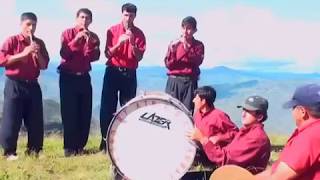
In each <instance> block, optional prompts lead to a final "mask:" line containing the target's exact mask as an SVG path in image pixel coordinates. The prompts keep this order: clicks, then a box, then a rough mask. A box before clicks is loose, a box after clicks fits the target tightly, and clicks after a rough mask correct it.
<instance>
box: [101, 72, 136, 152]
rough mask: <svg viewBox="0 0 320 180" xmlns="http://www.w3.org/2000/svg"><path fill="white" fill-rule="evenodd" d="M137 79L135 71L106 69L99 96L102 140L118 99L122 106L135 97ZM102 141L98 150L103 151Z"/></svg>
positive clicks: (103, 143) (103, 142) (103, 144)
mask: <svg viewBox="0 0 320 180" xmlns="http://www.w3.org/2000/svg"><path fill="white" fill-rule="evenodd" d="M136 90H137V78H136V71H135V70H129V69H125V68H117V67H107V68H106V71H105V74H104V79H103V88H102V95H101V109H100V129H101V135H102V138H103V139H105V138H106V135H107V131H108V127H109V124H110V122H111V120H112V118H113V116H114V113H115V112H116V110H117V104H118V99H119V101H120V106H123V105H124V104H125V103H127V102H128V101H129V100H130V99H132V98H134V97H135V96H136ZM118 94H119V95H118ZM103 139H102V141H101V144H100V149H101V150H102V149H105V148H106V146H105V141H104V140H103Z"/></svg>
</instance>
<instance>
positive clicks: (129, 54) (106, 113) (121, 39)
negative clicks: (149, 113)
mask: <svg viewBox="0 0 320 180" xmlns="http://www.w3.org/2000/svg"><path fill="white" fill-rule="evenodd" d="M121 10H122V22H121V23H119V24H116V25H114V26H112V27H111V28H110V29H108V30H107V41H106V48H105V55H106V57H107V59H108V61H107V63H106V64H107V67H106V71H105V75H104V79H103V88H102V95H101V109H100V129H101V136H102V139H101V143H100V150H103V151H105V150H106V148H107V147H106V141H105V139H106V135H107V130H108V126H109V124H110V122H111V120H112V118H113V116H114V113H115V112H116V110H117V104H118V99H119V101H120V106H123V105H124V104H125V103H127V102H128V101H129V100H130V99H132V98H134V97H135V96H136V90H137V77H136V69H137V68H138V63H139V62H140V61H141V60H142V58H143V54H144V52H145V48H146V39H145V36H144V34H143V32H142V30H140V29H139V28H138V27H137V26H135V25H134V19H135V18H136V14H137V7H136V6H135V5H134V4H131V3H126V4H123V5H122V8H121ZM118 93H119V95H118Z"/></svg>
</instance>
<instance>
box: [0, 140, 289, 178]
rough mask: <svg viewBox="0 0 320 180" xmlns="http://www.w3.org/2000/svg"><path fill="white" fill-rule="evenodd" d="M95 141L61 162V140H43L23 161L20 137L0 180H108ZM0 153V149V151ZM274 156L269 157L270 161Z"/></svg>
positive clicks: (1, 161) (105, 162)
mask: <svg viewBox="0 0 320 180" xmlns="http://www.w3.org/2000/svg"><path fill="white" fill-rule="evenodd" d="M270 138H271V141H272V143H273V144H276V145H281V144H284V143H285V141H286V138H287V137H285V136H278V135H271V136H270ZM99 140H100V139H99V137H98V136H92V137H90V139H89V142H88V145H87V149H88V151H89V154H88V155H83V156H77V157H72V158H64V156H63V149H62V138H61V137H60V136H58V135H51V136H49V137H46V138H45V141H44V152H43V155H41V156H40V158H39V159H37V158H35V157H26V156H25V155H24V153H23V151H24V149H25V145H26V138H25V137H20V140H19V147H18V154H19V160H17V161H15V162H7V161H6V160H5V159H4V158H3V157H2V158H1V159H0V179H1V180H7V179H10V180H11V179H13V180H16V179H17V180H20V179H21V180H27V179H28V180H29V179H30V180H47V179H54V180H64V179H65V180H81V179H95V180H99V179H103V180H105V179H107V180H108V179H111V178H110V173H109V165H110V160H109V159H108V157H107V155H104V154H102V153H99V152H98V144H99ZM0 153H3V152H2V149H1V150H0ZM277 156H278V153H274V152H273V154H272V159H271V160H272V161H273V160H275V159H276V158H277Z"/></svg>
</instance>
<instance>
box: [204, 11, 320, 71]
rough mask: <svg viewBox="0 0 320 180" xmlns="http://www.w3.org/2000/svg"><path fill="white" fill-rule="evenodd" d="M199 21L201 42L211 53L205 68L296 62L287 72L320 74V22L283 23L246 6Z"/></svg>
mask: <svg viewBox="0 0 320 180" xmlns="http://www.w3.org/2000/svg"><path fill="white" fill-rule="evenodd" d="M199 21H201V25H202V26H201V27H199V38H201V39H203V40H205V44H206V50H207V51H206V61H205V63H204V66H208V67H211V66H215V65H221V64H227V65H232V64H235V65H236V64H241V61H242V62H245V61H247V60H248V59H250V58H261V59H269V60H279V59H280V60H291V61H293V62H294V64H293V65H290V66H288V67H285V68H286V70H295V71H297V70H298V71H316V70H320V69H319V66H318V65H319V63H318V62H317V61H319V60H320V51H319V47H320V36H319V35H318V33H319V31H320V22H305V21H301V20H299V21H298V20H297V21H295V20H292V19H281V18H279V17H275V16H274V15H273V14H272V12H271V11H268V10H264V9H257V8H254V7H245V6H236V7H233V8H231V9H217V10H215V11H212V12H208V13H205V14H203V15H202V16H201V17H200V18H199ZM317 68H318V69H317Z"/></svg>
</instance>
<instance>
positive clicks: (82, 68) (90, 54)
mask: <svg viewBox="0 0 320 180" xmlns="http://www.w3.org/2000/svg"><path fill="white" fill-rule="evenodd" d="M91 23H92V12H91V11H90V10H89V9H87V8H82V9H79V10H78V12H77V14H76V26H75V27H72V28H68V29H66V30H65V31H64V32H63V33H62V36H61V50H60V55H61V63H60V65H59V67H58V72H59V73H60V79H59V87H60V105H61V118H62V123H63V138H64V139H63V144H64V154H65V156H66V157H69V156H72V155H77V154H82V153H83V148H84V147H85V145H86V144H87V141H88V136H89V130H90V123H91V116H92V86H91V77H90V74H89V71H90V70H91V63H92V62H94V61H97V60H98V59H99V57H100V49H99V45H100V40H99V38H98V36H97V35H96V34H95V33H94V32H92V31H90V30H89V29H88V28H89V25H90V24H91Z"/></svg>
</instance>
